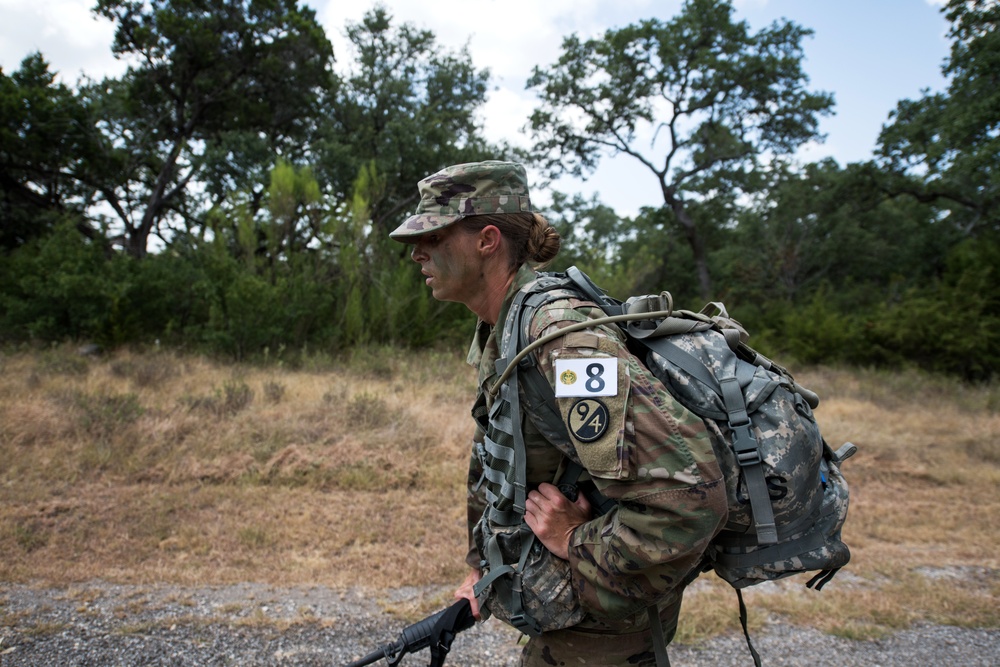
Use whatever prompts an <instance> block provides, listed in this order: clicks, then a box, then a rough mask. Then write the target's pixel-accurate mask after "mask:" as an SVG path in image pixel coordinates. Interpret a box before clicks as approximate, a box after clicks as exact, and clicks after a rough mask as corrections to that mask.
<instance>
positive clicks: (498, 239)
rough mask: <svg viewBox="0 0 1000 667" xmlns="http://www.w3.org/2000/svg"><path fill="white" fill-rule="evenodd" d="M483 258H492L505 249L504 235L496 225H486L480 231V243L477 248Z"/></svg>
mask: <svg viewBox="0 0 1000 667" xmlns="http://www.w3.org/2000/svg"><path fill="white" fill-rule="evenodd" d="M476 247H477V248H478V250H479V253H480V254H481V255H482V256H483V257H490V256H492V255H495V254H496V253H498V252H500V250H501V249H502V248H503V234H501V233H500V230H499V229H497V227H496V226H495V225H486V226H485V227H483V228H482V229H481V230H479V243H478V245H477V246H476Z"/></svg>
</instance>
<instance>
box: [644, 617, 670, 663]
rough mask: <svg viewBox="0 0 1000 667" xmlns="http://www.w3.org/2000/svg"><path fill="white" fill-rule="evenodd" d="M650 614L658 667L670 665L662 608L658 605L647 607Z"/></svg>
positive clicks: (650, 625)
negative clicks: (661, 613) (661, 616)
mask: <svg viewBox="0 0 1000 667" xmlns="http://www.w3.org/2000/svg"><path fill="white" fill-rule="evenodd" d="M646 613H647V614H648V615H649V630H650V632H651V633H652V635H653V653H654V654H656V667H670V657H669V656H668V655H667V640H666V639H664V637H663V624H662V623H660V610H659V609H658V608H657V606H656V605H655V604H654V605H650V606H649V607H646Z"/></svg>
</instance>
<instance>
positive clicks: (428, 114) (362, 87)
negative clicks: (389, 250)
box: [316, 6, 504, 234]
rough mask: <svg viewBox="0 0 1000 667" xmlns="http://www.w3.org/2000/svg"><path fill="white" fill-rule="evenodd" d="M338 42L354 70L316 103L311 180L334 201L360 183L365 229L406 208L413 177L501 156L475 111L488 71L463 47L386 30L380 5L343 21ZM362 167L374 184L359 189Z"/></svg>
mask: <svg viewBox="0 0 1000 667" xmlns="http://www.w3.org/2000/svg"><path fill="white" fill-rule="evenodd" d="M347 38H348V40H349V43H350V44H349V46H350V49H351V52H350V54H349V55H351V56H353V61H352V62H353V64H354V67H353V68H352V69H351V71H349V72H347V73H346V75H345V76H343V77H338V78H337V79H336V81H335V85H334V88H333V90H332V91H330V93H329V95H328V96H327V97H325V98H324V100H323V103H324V105H325V106H326V107H328V108H329V109H330V110H332V113H330V114H329V116H328V118H327V119H326V122H325V123H323V124H321V125H320V127H319V134H320V138H319V141H318V142H317V147H316V148H317V155H318V159H317V174H318V175H319V177H320V180H321V181H322V182H323V183H327V184H329V187H330V189H331V191H332V192H333V193H335V194H336V195H337V196H338V197H340V198H342V199H343V200H349V199H350V198H351V197H353V196H354V194H355V188H356V187H358V186H359V185H362V187H363V190H362V192H361V193H360V194H361V195H362V197H363V198H364V199H365V202H366V206H367V208H368V210H369V215H370V219H371V221H372V224H373V228H374V229H375V230H378V233H381V234H384V233H388V231H389V230H391V229H392V228H393V227H394V226H395V225H396V224H397V223H398V221H399V217H400V216H401V215H402V214H403V213H404V212H405V211H406V210H408V209H412V208H413V205H414V204H415V203H416V194H417V191H416V183H417V181H419V180H420V179H421V178H423V177H424V176H426V175H427V174H430V173H433V172H435V171H437V170H438V169H440V168H442V167H444V166H446V165H448V164H457V163H461V162H472V161H476V160H484V159H490V158H496V157H497V156H498V155H500V154H502V153H503V152H504V151H503V150H501V149H498V148H495V147H492V146H490V145H488V143H487V142H486V141H485V139H484V138H483V137H482V134H481V130H480V126H479V122H478V121H477V118H476V111H477V110H478V108H479V107H480V105H481V104H482V102H483V100H484V98H485V96H486V93H487V87H488V86H487V84H488V81H489V73H488V72H486V71H480V70H477V69H476V68H475V67H474V66H473V64H472V59H471V57H470V55H469V53H468V50H467V49H462V50H460V51H457V52H448V51H445V50H443V49H441V47H440V46H439V45H438V44H437V42H436V38H435V37H434V34H433V33H431V32H430V31H427V30H419V29H417V28H416V27H415V26H413V25H411V24H408V23H403V24H399V25H397V24H394V23H393V17H392V16H391V14H390V13H389V12H388V10H387V9H386V8H385V7H384V6H376V7H375V8H374V9H372V10H370V11H368V12H366V13H365V15H364V17H363V18H362V20H361V21H360V22H358V23H349V24H348V26H347ZM344 60H345V61H346V58H345V59H344ZM372 168H373V169H374V172H373V173H378V174H380V180H378V181H370V182H368V183H365V184H359V183H358V182H357V180H356V179H357V178H358V174H359V173H361V172H362V171H363V170H365V169H372Z"/></svg>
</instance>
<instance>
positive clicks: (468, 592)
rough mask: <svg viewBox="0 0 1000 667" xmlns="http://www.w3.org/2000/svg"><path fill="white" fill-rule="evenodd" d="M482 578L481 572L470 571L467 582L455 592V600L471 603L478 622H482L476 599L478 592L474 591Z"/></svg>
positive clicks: (466, 578)
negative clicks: (474, 587) (464, 600)
mask: <svg viewBox="0 0 1000 667" xmlns="http://www.w3.org/2000/svg"><path fill="white" fill-rule="evenodd" d="M480 578H481V574H480V572H479V570H470V571H469V574H468V575H467V576H466V577H465V581H463V582H462V583H461V585H460V586H459V587H458V589H457V590H456V591H455V599H456V600H461V599H462V598H465V599H466V600H468V601H469V606H470V608H471V611H472V615H473V616H475V617H476V620H477V621H478V620H481V616H480V614H479V601H478V600H477V599H476V592H475V591H474V590H473V586H475V585H476V582H478V581H479V579H480Z"/></svg>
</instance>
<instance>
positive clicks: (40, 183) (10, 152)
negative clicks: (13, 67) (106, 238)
mask: <svg viewBox="0 0 1000 667" xmlns="http://www.w3.org/2000/svg"><path fill="white" fill-rule="evenodd" d="M96 141H97V137H96V134H95V132H94V124H93V122H92V121H91V118H90V114H89V111H88V109H87V107H86V105H85V103H84V102H83V100H81V99H80V98H79V97H77V96H76V95H75V94H74V93H73V91H72V90H70V89H69V88H67V87H66V86H64V85H63V84H60V83H56V82H55V73H53V72H51V71H50V70H49V64H48V63H47V62H46V61H45V59H44V58H43V57H42V55H41V54H39V53H35V54H32V55H29V56H28V57H27V58H25V59H24V60H23V61H22V62H21V67H20V69H18V70H17V71H16V72H14V73H13V74H12V75H11V76H9V77H8V76H7V75H5V74H4V73H3V72H2V71H0V217H2V219H3V225H2V226H0V248H3V249H5V250H12V249H14V248H17V247H20V246H22V245H23V244H25V243H26V242H28V241H29V240H31V239H33V238H38V237H40V236H44V235H45V234H47V233H49V232H50V231H52V229H53V227H54V225H55V224H56V223H57V221H59V220H62V219H66V218H73V219H76V220H78V221H79V222H78V224H77V228H78V229H79V230H80V231H83V232H84V233H85V234H86V235H87V236H89V237H91V238H95V237H96V236H97V234H96V232H95V230H93V229H92V228H91V227H90V226H88V225H86V224H85V223H84V221H83V217H82V213H83V208H84V204H85V201H84V199H83V197H82V193H81V189H80V180H81V179H85V178H86V176H85V174H84V171H85V167H84V165H85V161H86V157H87V156H88V155H90V154H92V153H93V151H95V150H96V148H97V143H96Z"/></svg>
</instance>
